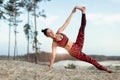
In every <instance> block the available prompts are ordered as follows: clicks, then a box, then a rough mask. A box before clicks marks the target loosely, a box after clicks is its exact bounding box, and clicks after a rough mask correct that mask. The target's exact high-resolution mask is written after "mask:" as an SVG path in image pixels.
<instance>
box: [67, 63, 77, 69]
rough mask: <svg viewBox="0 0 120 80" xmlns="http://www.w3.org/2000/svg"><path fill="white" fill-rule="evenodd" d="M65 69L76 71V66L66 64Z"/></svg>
mask: <svg viewBox="0 0 120 80" xmlns="http://www.w3.org/2000/svg"><path fill="white" fill-rule="evenodd" d="M65 68H66V69H76V66H75V65H74V64H68V66H65Z"/></svg>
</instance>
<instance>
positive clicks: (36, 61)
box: [34, 0, 38, 64]
mask: <svg viewBox="0 0 120 80" xmlns="http://www.w3.org/2000/svg"><path fill="white" fill-rule="evenodd" d="M34 21H35V22H34V23H35V36H34V39H35V63H36V64H37V63H38V56H37V53H38V52H37V49H38V48H37V26H36V0H34Z"/></svg>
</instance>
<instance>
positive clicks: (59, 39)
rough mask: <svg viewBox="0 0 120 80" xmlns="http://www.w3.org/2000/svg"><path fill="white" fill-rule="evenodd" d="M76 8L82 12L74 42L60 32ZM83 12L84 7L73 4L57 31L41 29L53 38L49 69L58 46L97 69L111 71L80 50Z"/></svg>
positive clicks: (83, 27)
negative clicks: (68, 14)
mask: <svg viewBox="0 0 120 80" xmlns="http://www.w3.org/2000/svg"><path fill="white" fill-rule="evenodd" d="M76 10H80V11H81V12H82V21H81V26H80V29H79V33H78V36H77V39H76V42H74V43H73V42H72V41H70V40H69V39H68V37H67V36H66V35H65V34H63V33H62V32H63V31H64V30H65V28H66V27H67V26H68V24H69V23H70V21H71V19H72V16H73V14H74V13H75V12H76ZM85 12H86V8H85V7H79V6H75V7H74V9H73V10H72V12H71V14H70V16H69V17H68V19H67V20H66V22H65V23H64V24H63V26H62V27H60V28H59V29H58V31H57V33H54V32H53V31H52V30H51V29H49V28H46V29H44V30H42V32H43V33H44V34H45V35H46V36H47V37H50V38H52V39H53V42H52V56H51V60H50V69H52V65H53V63H54V60H55V56H56V47H57V46H60V47H63V48H65V49H66V50H67V51H68V52H69V54H70V55H71V56H73V57H75V58H77V59H79V60H81V61H85V62H88V63H91V64H93V65H94V66H95V67H96V68H98V69H99V70H104V71H107V72H109V73H111V72H112V71H111V70H108V69H107V68H105V67H104V66H102V65H100V64H99V63H98V62H97V61H96V60H94V59H93V58H91V57H90V56H88V55H86V54H84V53H83V52H82V47H83V43H84V30H85V26H86V16H85Z"/></svg>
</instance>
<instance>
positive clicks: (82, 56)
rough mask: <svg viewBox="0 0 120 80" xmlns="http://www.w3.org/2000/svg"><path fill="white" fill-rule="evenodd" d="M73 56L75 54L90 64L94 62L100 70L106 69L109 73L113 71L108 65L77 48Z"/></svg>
mask: <svg viewBox="0 0 120 80" xmlns="http://www.w3.org/2000/svg"><path fill="white" fill-rule="evenodd" d="M76 48H77V47H76ZM71 56H73V57H75V58H77V59H79V60H81V61H85V62H88V63H90V64H93V65H94V66H95V67H96V68H98V69H99V70H104V71H107V72H109V73H112V71H111V70H108V69H107V68H106V67H104V66H102V65H101V64H99V63H98V62H97V61H96V60H95V59H93V58H91V57H90V56H88V55H86V54H85V53H83V52H80V51H79V50H78V49H76V51H75V52H74V53H72V54H71Z"/></svg>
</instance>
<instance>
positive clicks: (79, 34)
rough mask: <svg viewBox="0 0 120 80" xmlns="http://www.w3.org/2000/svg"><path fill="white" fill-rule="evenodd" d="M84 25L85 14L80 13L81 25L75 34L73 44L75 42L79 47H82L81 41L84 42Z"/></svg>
mask: <svg viewBox="0 0 120 80" xmlns="http://www.w3.org/2000/svg"><path fill="white" fill-rule="evenodd" d="M85 26H86V15H85V14H82V19H81V26H80V29H79V32H78V36H77V39H76V42H75V44H77V45H78V46H79V47H80V48H81V49H82V47H83V43H84V31H85Z"/></svg>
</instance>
